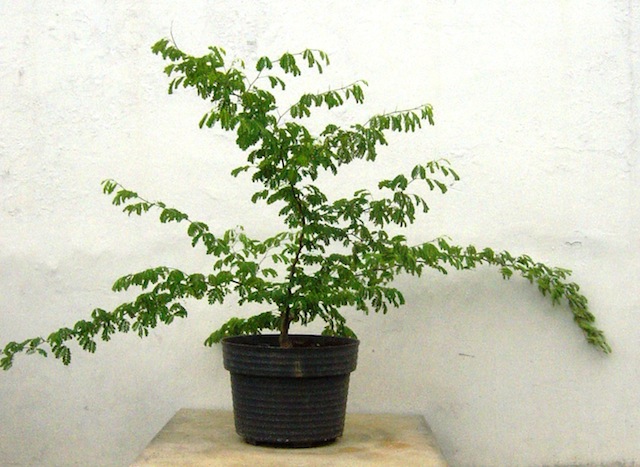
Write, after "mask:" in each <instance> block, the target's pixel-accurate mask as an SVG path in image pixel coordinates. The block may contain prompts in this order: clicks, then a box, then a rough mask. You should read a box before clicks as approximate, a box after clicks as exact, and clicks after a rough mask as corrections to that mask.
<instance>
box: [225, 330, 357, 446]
mask: <svg viewBox="0 0 640 467" xmlns="http://www.w3.org/2000/svg"><path fill="white" fill-rule="evenodd" d="M290 338H291V340H292V342H293V343H294V346H293V348H286V349H285V348H281V347H280V346H279V345H278V336H277V335H260V336H237V337H228V338H226V339H224V340H223V341H222V353H223V359H224V367H225V368H226V369H227V370H229V372H230V373H231V392H232V396H233V413H234V419H235V425H236V432H237V433H238V434H239V435H240V436H241V437H243V438H244V440H245V441H246V442H248V443H250V444H261V445H272V446H283V447H310V446H319V445H323V444H328V443H331V442H333V441H335V440H336V439H337V438H338V437H340V436H342V431H343V429H344V418H345V412H346V407H347V393H348V390H349V374H350V373H351V372H352V371H353V370H355V368H356V363H357V355H358V344H359V342H358V341H357V340H355V339H349V338H346V337H328V336H307V335H292V336H290Z"/></svg>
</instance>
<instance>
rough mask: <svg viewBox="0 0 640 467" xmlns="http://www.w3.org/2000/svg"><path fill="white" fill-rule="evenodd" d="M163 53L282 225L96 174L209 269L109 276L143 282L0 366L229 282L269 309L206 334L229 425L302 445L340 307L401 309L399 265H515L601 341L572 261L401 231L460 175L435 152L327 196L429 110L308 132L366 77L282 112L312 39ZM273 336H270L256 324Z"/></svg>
mask: <svg viewBox="0 0 640 467" xmlns="http://www.w3.org/2000/svg"><path fill="white" fill-rule="evenodd" d="M152 50H153V52H154V53H155V54H158V55H161V56H162V58H163V59H165V60H167V61H168V62H169V64H168V65H167V66H166V68H165V69H164V71H165V73H166V74H167V75H168V76H169V77H170V83H169V93H170V94H171V93H173V92H174V91H176V90H177V89H178V88H192V89H194V90H195V91H196V92H197V94H198V95H199V96H200V97H201V98H202V99H204V100H206V101H208V102H210V103H211V110H209V111H208V112H207V113H206V114H205V115H204V116H203V117H202V118H201V120H200V127H208V128H214V127H220V128H221V129H222V130H224V131H228V132H233V133H235V135H236V136H237V139H236V144H237V146H238V148H239V149H240V150H242V151H243V152H244V154H245V155H246V162H244V163H243V164H242V165H240V166H238V167H237V168H236V169H234V170H233V171H232V172H231V174H232V175H233V176H234V177H237V176H239V175H241V174H245V173H246V174H248V175H249V176H250V177H251V180H252V181H253V182H255V183H256V184H258V185H259V186H260V188H259V189H258V190H257V191H256V192H255V193H254V194H253V196H252V201H253V202H254V203H266V204H269V205H273V204H275V205H277V206H278V207H279V208H280V211H279V216H280V219H281V221H282V222H283V223H284V229H283V230H282V231H281V232H279V233H277V234H275V235H273V236H271V237H269V238H263V239H257V238H252V237H251V236H250V235H249V234H248V233H245V232H244V230H243V229H242V228H235V229H230V230H226V231H223V232H214V231H212V230H211V229H210V228H209V227H208V226H207V225H206V224H205V223H203V222H200V221H196V220H193V219H191V218H190V217H189V216H188V215H187V214H185V213H184V212H182V211H179V210H177V209H175V208H172V207H169V206H167V205H166V204H165V203H163V202H159V201H155V202H154V201H149V200H147V199H145V198H143V197H142V196H140V195H138V194H137V193H136V192H134V191H130V190H129V189H127V188H125V187H123V186H122V185H120V184H119V183H118V182H116V181H113V180H106V181H104V182H103V184H102V186H103V191H104V193H106V194H108V195H110V196H112V197H113V204H115V205H117V206H121V207H122V208H123V210H124V212H126V213H128V214H129V215H131V214H136V215H142V214H145V213H147V212H150V211H155V212H157V213H159V218H160V221H161V222H163V223H167V222H178V223H184V224H186V226H187V235H188V236H189V238H190V240H191V244H192V246H193V247H198V248H202V249H203V251H204V252H205V253H206V254H207V255H210V256H211V257H212V262H213V264H212V268H211V269H210V270H209V271H207V272H205V273H193V274H189V273H186V272H183V271H181V270H178V269H175V268H171V267H166V266H160V267H157V268H152V269H148V270H145V271H142V272H138V273H135V274H129V275H126V276H123V277H121V278H119V279H118V280H116V281H115V283H114V285H113V290H114V291H122V290H127V289H129V288H131V287H138V288H140V289H141V290H142V292H141V293H140V294H139V295H138V296H137V298H136V299H135V300H133V301H131V302H127V303H123V304H122V305H120V306H118V307H117V308H115V309H114V310H112V311H107V310H103V309H99V308H98V309H95V310H93V312H92V313H91V317H90V318H89V319H87V320H81V321H78V322H77V323H75V324H74V325H73V326H72V327H65V328H62V329H59V330H57V331H55V332H53V333H51V334H49V336H48V337H35V338H31V339H26V340H23V341H21V342H9V343H8V344H6V346H5V347H4V349H3V351H2V358H1V359H0V366H2V368H3V369H5V370H7V369H9V368H10V367H11V366H12V363H13V361H14V357H15V355H16V354H17V353H20V352H26V353H28V354H34V353H37V354H41V355H45V356H46V355H47V354H48V353H49V352H48V351H47V350H49V351H50V352H51V353H52V354H53V355H54V356H55V357H57V358H59V359H61V360H62V362H63V363H64V364H65V365H66V364H68V363H69V362H70V360H71V348H70V346H69V343H70V342H71V341H74V340H75V341H76V342H77V344H78V345H79V346H80V347H81V348H82V349H84V350H87V351H89V352H94V351H95V350H96V341H97V339H98V338H101V339H102V340H105V341H107V340H109V339H110V337H111V336H112V335H113V334H114V333H116V332H129V331H134V332H136V333H137V334H138V335H140V336H141V337H142V336H146V335H147V334H148V333H149V330H150V329H151V328H154V327H155V326H156V325H157V324H159V323H165V324H170V323H171V322H172V321H173V320H174V319H175V318H183V317H186V316H187V310H186V309H185V307H184V304H183V301H184V300H185V299H188V298H195V299H206V300H208V301H209V303H211V304H216V303H222V302H224V301H225V300H226V299H227V298H229V296H230V295H231V294H232V293H233V294H235V295H234V297H235V298H237V301H238V304H239V305H242V304H244V303H247V302H253V303H259V304H261V305H263V306H264V311H263V312H262V313H259V314H257V315H255V316H251V317H235V318H232V319H230V320H229V321H227V322H226V323H224V324H223V325H222V326H221V327H220V328H219V329H218V330H216V331H214V332H213V333H212V334H211V335H210V336H209V337H208V338H207V339H206V341H205V343H206V344H207V345H212V344H214V343H218V342H221V341H222V345H223V355H224V363H225V367H226V368H228V369H229V370H230V371H231V375H232V376H231V378H232V384H233V387H232V392H233V397H234V410H235V416H236V427H237V431H238V433H239V434H240V435H242V436H243V437H244V438H245V439H246V440H247V441H249V442H252V443H268V444H285V445H293V446H308V445H316V444H322V443H326V442H330V441H331V440H333V439H335V438H336V437H338V436H340V435H341V434H342V427H343V423H344V411H345V406H346V394H347V388H348V378H349V373H350V372H352V371H353V370H354V369H355V366H356V352H357V347H358V341H357V340H356V338H355V334H354V333H353V331H352V330H351V329H349V327H348V326H347V325H346V320H345V317H344V315H343V310H344V309H345V308H346V309H356V310H359V311H361V312H364V313H368V312H370V311H373V312H383V313H384V312H386V311H387V310H388V309H389V307H398V306H401V305H403V304H404V297H403V295H402V292H401V291H400V290H399V289H397V288H396V287H395V286H394V282H393V280H394V278H395V277H396V276H397V275H399V274H410V275H416V276H419V275H421V274H422V273H424V272H426V271H427V270H430V269H433V270H435V271H437V272H440V273H444V274H446V273H447V271H448V270H465V269H473V268H476V267H478V266H480V265H485V264H486V265H491V266H494V267H496V268H497V269H498V272H499V273H500V274H501V275H502V277H503V278H505V279H508V278H510V277H511V276H512V275H513V274H514V273H518V274H520V275H522V276H523V277H524V278H526V279H527V280H529V282H531V283H532V284H534V285H535V286H537V288H538V289H539V290H540V291H541V292H542V294H544V295H546V296H549V297H550V298H551V300H552V302H553V303H554V304H557V303H562V304H564V305H565V306H567V307H568V309H569V310H570V311H571V312H572V313H573V317H574V320H575V322H576V324H577V325H578V326H579V327H580V328H581V329H582V331H583V332H584V335H585V337H586V339H587V341H588V342H589V343H591V344H593V345H594V346H596V347H597V348H598V349H600V350H602V351H603V352H605V353H608V352H610V351H611V349H610V347H609V345H608V344H607V342H606V340H605V337H604V335H603V333H602V332H601V331H600V330H599V329H597V328H596V327H595V326H594V316H593V315H592V314H591V312H590V311H589V309H588V306H587V299H586V298H585V297H584V296H583V295H582V294H581V293H580V292H579V287H578V285H577V284H575V283H573V282H569V280H568V277H569V275H570V271H568V270H566V269H560V268H554V267H549V266H547V265H545V264H542V263H539V262H536V261H534V260H533V259H531V258H530V257H529V256H527V255H521V256H514V255H511V254H510V253H508V252H506V251H501V252H498V251H494V250H492V249H490V248H477V247H475V246H473V245H470V246H466V247H462V246H457V245H454V244H452V243H451V242H450V241H449V240H447V239H446V238H445V237H440V238H437V239H435V240H430V241H426V242H424V243H420V244H416V245H413V244H409V243H408V242H407V239H406V238H405V236H403V235H400V234H397V231H398V230H399V229H401V228H405V227H407V226H409V225H410V224H412V223H413V222H414V221H415V219H416V216H417V215H418V214H419V213H426V212H427V211H428V210H429V205H428V203H427V201H426V200H425V199H424V197H423V196H424V193H426V192H430V191H431V192H441V193H446V192H447V189H448V185H449V184H450V183H452V182H454V181H456V180H458V175H457V173H456V172H455V171H454V169H453V168H452V167H451V166H450V164H449V163H448V162H447V161H445V160H440V161H428V162H426V163H424V164H421V165H417V166H415V167H414V168H413V170H412V171H411V172H410V173H407V174H399V175H396V176H393V177H391V178H387V179H384V180H382V181H380V183H379V185H378V189H379V190H378V191H375V192H372V191H370V190H367V189H358V190H355V191H354V192H353V195H352V196H350V197H346V198H340V199H332V198H331V194H330V193H325V192H323V191H322V189H321V188H320V187H319V186H318V185H317V184H316V180H317V179H319V178H321V177H325V176H331V175H332V174H333V175H335V174H336V173H338V171H341V170H343V169H345V167H346V166H348V165H349V164H350V163H351V162H353V161H355V160H357V159H363V160H367V161H372V162H373V161H375V160H376V157H377V149H378V147H379V146H380V145H385V144H387V139H386V138H387V134H388V133H389V132H414V131H416V130H418V129H420V128H422V126H423V125H424V124H426V123H428V124H430V125H433V124H434V120H433V109H432V107H431V106H430V105H428V104H425V105H421V106H418V107H415V108H412V109H408V110H402V111H394V112H389V113H383V114H379V115H374V116H372V117H371V118H369V119H368V120H367V121H366V122H362V123H357V124H353V125H351V126H349V127H341V126H338V125H334V124H328V125H325V126H324V128H323V129H322V130H321V131H319V132H314V131H312V130H311V129H310V127H309V125H306V126H305V124H304V123H305V120H306V119H308V118H310V117H311V116H312V113H313V112H314V111H315V110H316V109H317V108H322V107H325V108H327V109H332V108H335V107H339V106H342V105H344V104H346V103H347V101H353V102H354V103H356V104H359V103H362V102H363V100H364V94H363V86H364V85H366V83H365V82H364V81H358V82H354V83H353V84H350V85H347V86H343V87H341V88H338V89H330V90H327V91H325V92H320V93H309V94H303V95H301V96H299V97H298V98H297V99H296V100H295V101H294V103H293V104H292V105H290V106H288V107H286V108H282V107H279V106H278V99H279V98H281V97H282V95H284V94H286V93H285V91H286V83H285V78H286V77H287V75H291V76H292V77H298V76H299V75H301V73H302V69H303V68H305V67H308V68H310V69H315V70H317V72H319V73H322V71H323V67H324V66H326V65H329V57H328V56H327V55H326V54H325V53H324V52H322V51H319V50H309V49H308V50H305V51H303V52H302V53H300V54H291V53H285V54H283V55H282V56H280V57H279V58H277V59H273V58H268V57H260V58H259V59H258V60H257V61H256V63H255V71H251V72H249V71H248V70H249V69H248V68H246V66H245V63H244V62H243V61H239V60H234V61H232V62H231V63H228V62H226V61H225V51H224V50H223V49H221V48H219V47H210V49H209V53H207V54H206V55H204V56H202V57H194V56H191V55H189V54H187V53H185V52H183V51H182V50H180V49H179V48H178V47H177V46H175V44H173V43H171V42H170V41H168V40H166V39H163V40H160V41H159V42H157V43H156V44H155V45H154V46H153V48H152ZM315 320H320V321H322V322H324V324H325V328H324V331H323V333H322V335H321V336H306V335H292V334H290V332H289V330H290V327H291V325H292V324H293V323H298V324H300V325H303V326H304V325H307V324H309V323H311V322H312V321H315ZM265 331H273V333H271V334H263V332H265Z"/></svg>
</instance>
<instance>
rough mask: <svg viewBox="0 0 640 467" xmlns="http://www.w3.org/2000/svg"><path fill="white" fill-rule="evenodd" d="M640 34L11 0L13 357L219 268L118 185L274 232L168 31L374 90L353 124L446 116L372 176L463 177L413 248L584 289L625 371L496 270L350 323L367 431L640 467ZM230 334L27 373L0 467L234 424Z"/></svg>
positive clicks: (468, 9) (364, 173) (514, 9)
mask: <svg viewBox="0 0 640 467" xmlns="http://www.w3.org/2000/svg"><path fill="white" fill-rule="evenodd" d="M116 4H117V5H118V6H115V5H116ZM126 5H128V6H126ZM639 12H640V7H639V6H638V3H637V2H633V1H631V2H623V1H619V0H590V1H588V0H573V1H563V2H557V1H552V0H548V1H537V2H527V1H515V2H505V1H498V0H492V1H483V2H455V1H442V2H436V1H424V0H421V1H403V2H402V1H401V2H385V1H371V0H367V1H350V2H340V1H331V2H295V1H281V2H272V1H266V0H261V1H255V2H251V3H249V2H233V1H230V0H225V1H204V0H200V1H191V2H170V1H164V0H156V1H153V2H150V1H147V2H135V3H134V2H131V3H129V2H101V1H90V2H38V1H36V2H0V103H1V104H2V106H1V108H0V203H1V204H0V233H1V235H0V290H1V293H0V344H4V343H6V342H7V341H8V340H14V339H16V340H17V339H21V338H26V337H31V336H33V335H39V334H47V333H48V332H50V331H52V330H54V329H57V328H58V327H59V326H63V325H69V324H72V323H73V322H75V320H76V319H80V318H83V317H85V316H86V315H87V313H88V312H89V311H90V310H91V309H93V308H94V307H96V306H101V307H105V308H108V307H112V306H115V305H116V304H118V303H120V302H121V301H122V300H124V298H126V297H120V296H116V295H115V294H113V293H111V292H110V291H109V289H110V285H111V283H112V281H113V280H114V279H115V278H116V277H118V276H120V275H122V274H125V273H129V272H134V271H138V270H141V269H143V268H145V267H148V266H153V265H160V264H167V265H174V266H178V267H182V268H184V269H187V270H194V271H195V270H198V269H202V270H204V269H205V268H206V267H207V262H206V259H203V258H201V257H200V256H199V255H198V254H197V253H196V252H193V251H192V250H191V248H190V247H189V243H188V240H187V238H186V236H185V235H184V233H183V228H182V226H175V225H174V226H167V225H160V224H158V223H157V222H156V221H155V220H154V219H153V218H151V217H147V218H143V219H137V218H136V219H134V218H127V217H126V216H125V215H123V214H121V213H120V212H119V211H118V209H116V208H114V207H112V206H110V204H109V199H108V198H106V197H105V196H103V195H102V194H101V193H100V186H99V182H100V180H102V179H103V178H107V177H113V178H115V179H117V180H119V181H121V182H122V183H123V184H125V186H129V187H131V188H134V189H136V190H137V191H139V192H140V193H141V194H144V195H146V196H148V197H149V198H152V199H162V200H164V201H166V202H168V203H170V204H172V205H175V206H176V207H179V208H182V209H183V210H185V211H187V212H189V213H191V215H192V217H193V218H196V219H202V220H204V221H209V222H210V225H211V226H213V227H218V226H220V227H221V228H227V227H231V226H233V225H236V224H244V225H245V227H246V228H247V229H248V230H250V231H251V232H255V233H257V234H265V233H266V232H271V231H274V230H276V229H277V228H278V225H277V222H276V221H274V220H273V218H272V217H271V216H270V214H271V213H270V212H267V211H265V210H260V209H259V208H256V207H254V206H253V205H251V204H250V203H249V202H248V201H247V198H248V196H249V195H250V193H251V192H252V191H251V188H252V187H251V186H250V184H249V183H248V182H247V181H246V180H244V179H237V180H236V179H232V178H231V177H229V176H228V172H229V170H230V169H231V168H232V167H234V166H236V165H239V164H240V160H241V159H239V154H238V152H237V151H236V150H235V149H234V146H233V144H232V140H231V139H230V138H229V137H227V136H224V135H219V134H217V133H215V132H211V131H201V130H198V129H197V122H198V119H199V117H200V115H201V114H202V112H203V111H204V109H205V108H206V106H204V105H203V103H200V102H198V101H197V99H196V98H195V97H193V96H191V95H188V94H186V93H179V94H178V95H175V96H167V95H166V84H167V82H166V78H165V76H164V75H163V74H162V73H161V69H162V67H163V63H162V62H161V60H160V59H158V58H157V57H155V56H153V55H152V54H151V53H150V51H149V47H150V45H151V44H152V43H153V42H155V41H156V40H157V39H159V38H161V37H164V36H167V35H168V34H169V29H170V27H171V25H173V34H174V37H175V39H176V41H177V42H178V44H179V45H180V46H181V47H182V48H184V49H186V50H187V51H190V52H193V53H201V52H204V51H205V49H206V46H207V45H210V44H219V45H222V46H224V47H226V48H227V50H228V52H229V54H230V55H238V56H242V57H246V58H248V59H251V58H255V57H257V56H258V55H263V54H276V53H281V52H283V51H285V50H287V49H289V50H292V51H296V50H299V49H301V48H304V47H317V48H322V49H324V50H326V51H327V52H329V53H330V55H331V58H332V66H331V67H330V68H329V69H328V73H327V76H326V78H327V80H328V82H333V83H334V84H335V85H342V84H346V83H349V82H351V81H352V80H354V79H357V78H364V79H367V80H368V81H369V83H370V87H369V89H368V101H367V102H368V105H367V107H366V108H365V109H353V110H348V111H343V112H339V113H338V114H337V116H336V118H337V119H342V121H345V122H350V121H358V118H359V117H362V116H363V115H364V113H363V110H364V111H367V112H377V111H381V110H385V109H386V110H391V109H395V108H396V107H397V108H406V107H409V106H413V105H415V104H420V103H424V102H430V103H432V104H433V105H434V106H435V110H436V122H437V123H436V127H435V128H429V129H427V130H425V131H423V132H421V133H419V134H417V135H410V136H406V137H405V136H402V137H398V138H396V137H394V138H393V143H392V146H391V147H390V148H389V149H388V150H386V151H384V155H383V157H382V158H381V161H380V164H378V165H376V166H367V165H365V164H362V165H360V166H358V167H357V173H356V176H357V177H359V178H361V179H362V183H372V181H373V180H375V179H377V178H378V176H379V175H380V174H382V173H383V172H384V175H385V176H387V175H395V174H396V173H398V172H400V170H401V169H403V168H406V167H411V166H413V165H414V164H415V163H417V162H419V161H424V160H425V159H431V158H438V157H447V158H449V159H450V160H451V161H452V162H453V163H454V165H455V166H456V168H457V169H458V172H459V173H460V174H461V175H462V177H463V180H462V181H461V182H460V183H459V184H458V185H456V188H455V189H454V190H453V191H451V192H450V193H449V194H448V195H447V196H446V197H444V198H437V199H434V200H433V205H432V207H433V210H432V213H431V214H430V215H429V216H428V217H426V218H425V220H424V221H423V222H421V223H420V224H419V225H417V226H416V228H415V229H413V230H412V231H411V232H410V233H409V237H410V238H412V239H415V240H416V241H418V240H420V239H422V240H427V239H432V238H434V237H436V236H438V235H441V234H449V235H450V236H451V237H452V238H453V239H454V240H456V241H458V242H460V243H463V244H465V243H470V242H472V243H476V244H479V245H490V246H493V247H495V248H497V249H508V250H510V251H512V252H513V253H522V252H527V253H529V254H531V255H532V256H534V258H537V259H539V260H542V261H547V262H549V263H551V264H554V265H558V266H565V267H569V268H572V269H573V270H574V271H575V274H574V277H575V280H576V281H578V282H579V283H581V284H582V285H583V290H584V292H585V293H586V294H587V295H588V297H589V298H590V301H591V304H592V309H593V311H594V312H595V313H596V315H597V316H598V318H599V325H600V326H601V327H602V328H603V329H604V330H605V331H606V332H607V334H608V336H609V339H610V341H611V343H612V345H613V348H614V353H613V355H611V356H609V357H604V356H602V355H600V354H598V353H597V352H596V351H594V350H592V349H591V348H590V347H589V346H588V345H587V344H586V343H585V342H584V340H583V338H582V335H581V333H580V332H579V331H578V330H577V328H575V326H574V325H573V323H572V321H571V319H570V316H569V313H568V312H566V311H565V310H562V309H560V308H552V307H551V306H550V305H549V304H548V303H547V301H546V300H545V299H543V298H542V297H539V296H538V293H537V291H535V290H534V289H533V288H531V287H530V286H529V285H528V284H527V283H525V282H523V281H520V280H512V281H511V282H503V281H502V280H501V279H500V277H499V275H498V274H496V272H495V271H493V270H480V271H475V272H473V273H467V274H452V275H450V276H449V277H446V278H444V277H439V276H436V275H429V276H427V277H424V278H422V279H403V280H401V281H400V285H401V286H403V287H405V288H406V290H407V294H406V296H407V299H408V304H407V306H406V307H405V308H403V309H401V310H398V311H394V312H393V313H390V314H389V315H387V316H374V317H369V318H367V319H364V318H362V317H360V316H358V315H355V314H354V316H353V319H352V325H353V326H354V327H355V329H356V331H358V333H359V335H360V337H361V339H362V347H361V356H360V365H359V369H358V370H357V372H356V373H355V374H354V376H353V379H352V390H351V394H350V410H353V411H371V412H377V411H394V412H416V413H422V414H424V415H425V416H426V418H427V420H428V421H429V423H430V424H431V426H432V428H433V430H434V432H435V433H436V436H437V438H438V440H439V442H440V444H441V446H442V448H443V450H444V453H445V455H446V457H447V459H448V460H449V461H450V463H451V464H452V465H500V466H502V465H543V464H544V465H549V464H551V465H553V464H571V463H579V464H584V463H590V462H592V463H612V462H628V463H632V462H636V463H640V422H639V420H640V396H639V395H638V394H639V393H640V392H639V391H638V387H640V366H639V365H638V361H640V326H639V318H640V313H639V310H640V300H639V299H638V293H637V291H638V287H637V283H638V280H639V279H640V268H639V266H638V264H640V253H639V250H638V246H639V244H640V215H639V211H638V195H640V190H639V189H638V182H639V181H640V180H639V179H638V175H639V169H638V162H639V160H640V159H639V150H640V146H639V145H640V143H639V140H638V128H639V124H640V120H639V114H638V109H639V107H640V103H639V100H638V99H639V97H638V96H639V95H640V92H639V91H640V88H639V86H640V85H639V82H640V81H639V78H638V77H639V76H640V69H639V66H638V63H640V54H639V51H638V44H640V26H639V24H640V23H639V20H638V15H639V14H640V13H639ZM322 86H325V85H324V84H323V85H322ZM310 87H311V90H318V89H319V88H318V85H316V84H311V85H310ZM301 89H302V88H301ZM305 89H307V88H305ZM322 89H323V88H322ZM394 143H395V144H394ZM350 177H351V178H349V177H342V178H340V179H339V183H336V185H335V187H334V189H335V191H336V192H339V191H340V190H341V189H342V187H341V184H342V185H344V184H345V183H346V184H348V185H349V187H351V186H353V185H354V184H356V181H357V180H354V178H355V177H354V175H353V174H352V175H350ZM234 312H235V306H234V305H233V304H232V303H230V304H229V305H226V306H224V307H217V308H216V309H208V308H207V307H206V306H205V305H204V304H194V305H193V307H192V309H191V316H190V318H189V319H188V320H185V321H182V322H179V323H176V324H174V325H172V326H171V327H167V328H161V329H157V331H155V332H154V333H153V334H152V336H150V337H149V338H147V339H146V340H139V339H138V338H137V337H135V336H133V335H124V336H118V337H116V338H115V339H114V340H113V341H112V342H111V343H109V344H106V345H99V348H98V353H96V354H95V355H88V354H84V353H80V352H78V353H76V354H75V355H74V362H73V364H72V365H71V366H70V367H63V366H62V365H61V364H60V363H59V362H58V361H55V360H42V359H40V358H37V357H23V358H19V359H18V360H17V361H16V365H15V367H14V368H13V369H12V370H11V371H10V372H8V373H1V374H0V427H1V429H0V464H2V465H126V464H127V462H129V461H131V460H132V459H133V458H134V457H135V456H136V454H137V453H138V452H139V451H140V450H141V449H142V448H143V447H144V446H145V444H146V443H147V442H148V441H149V440H150V439H151V437H152V436H153V435H154V434H155V432H156V431H157V430H158V429H159V428H160V427H161V426H162V425H163V424H164V423H165V422H166V420H167V419H169V418H170V417H171V416H172V415H173V413H174V412H175V411H176V410H177V409H178V408H180V407H187V406H190V407H193V406H196V407H197V406H206V407H230V394H229V389H228V382H227V381H228V376H227V374H226V373H225V371H224V370H223V368H222V365H221V362H220V360H221V356H220V349H219V348H213V349H210V348H206V347H203V346H202V341H203V340H204V338H205V337H206V336H207V335H208V334H209V332H210V331H211V329H213V328H215V327H216V326H218V325H219V324H220V323H222V322H223V321H224V320H225V319H227V318H228V317H229V316H231V314H232V313H234Z"/></svg>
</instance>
